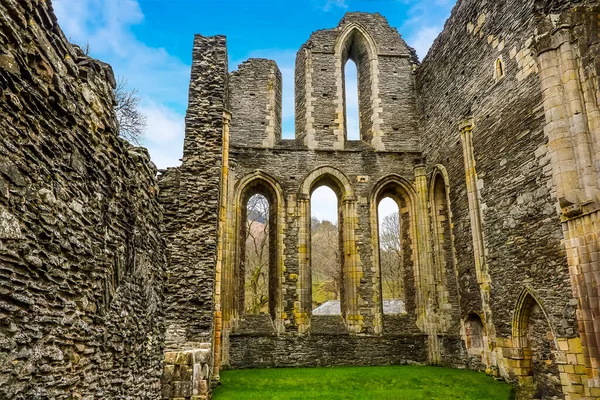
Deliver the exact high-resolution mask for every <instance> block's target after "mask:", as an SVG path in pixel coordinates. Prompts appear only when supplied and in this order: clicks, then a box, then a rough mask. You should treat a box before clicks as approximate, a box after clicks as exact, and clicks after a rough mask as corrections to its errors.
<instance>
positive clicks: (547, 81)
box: [536, 9, 600, 399]
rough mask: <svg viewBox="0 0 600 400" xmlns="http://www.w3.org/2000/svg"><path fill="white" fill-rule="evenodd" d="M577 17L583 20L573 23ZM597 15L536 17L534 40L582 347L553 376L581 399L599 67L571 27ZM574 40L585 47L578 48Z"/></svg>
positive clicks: (595, 371) (592, 378)
mask: <svg viewBox="0 0 600 400" xmlns="http://www.w3.org/2000/svg"><path fill="white" fill-rule="evenodd" d="M578 12H582V13H584V14H585V16H586V18H579V17H578V15H577V13H578ZM592 17H593V18H592ZM597 17H598V12H597V11H592V10H589V9H581V10H578V11H574V10H572V12H569V13H564V14H561V15H557V16H554V17H553V18H546V19H542V20H541V22H540V26H539V31H540V32H542V34H541V35H539V36H538V37H537V42H536V47H537V60H538V65H539V69H540V84H541V89H542V96H543V104H544V110H545V113H546V125H545V127H544V132H545V133H546V135H547V137H548V144H547V147H548V153H549V154H550V156H551V162H552V167H553V169H552V174H553V181H554V185H555V190H556V196H557V198H558V202H559V205H560V208H561V213H562V218H561V219H562V221H563V232H564V237H565V247H566V250H567V261H568V264H569V272H570V276H571V285H572V287H573V297H574V298H575V299H576V300H577V302H578V303H579V307H578V310H577V320H578V327H579V334H580V339H581V344H582V345H583V346H582V347H581V348H580V349H578V346H575V345H572V343H569V345H568V346H567V345H565V346H564V348H563V349H561V350H563V351H566V352H567V356H566V360H565V362H564V363H563V365H560V366H559V370H560V371H561V383H562V384H563V389H564V392H565V394H567V396H568V397H569V398H581V399H592V398H594V399H595V398H597V397H598V396H600V389H599V388H600V351H599V348H600V300H599V297H598V287H599V286H600V278H599V276H600V260H599V257H600V256H599V248H600V203H599V198H600V190H599V184H598V172H599V171H598V168H599V167H598V165H599V161H600V111H599V109H598V104H597V101H596V100H595V99H596V98H597V79H598V77H597V72H596V69H595V68H590V66H594V65H597V57H594V54H592V52H591V51H590V47H588V44H587V43H589V42H593V41H598V38H597V37H596V36H595V35H597V34H596V33H595V34H594V36H593V37H588V34H589V32H590V31H589V30H588V29H586V28H585V27H581V26H576V25H577V24H585V23H587V21H588V20H589V21H592V20H597ZM594 26H595V25H594ZM575 32H577V33H576V34H575ZM591 32H595V31H591ZM577 41H580V42H584V43H586V44H585V46H580V45H576V42H577ZM582 51H583V52H589V53H590V54H587V53H586V54H582V53H581V52H582ZM586 63H587V64H586ZM586 65H588V67H586ZM564 343H568V342H566V341H565V342H564ZM578 350H580V351H581V352H579V351H578ZM569 353H571V354H569ZM583 367H585V374H583V371H582V369H583ZM576 396H579V397H576Z"/></svg>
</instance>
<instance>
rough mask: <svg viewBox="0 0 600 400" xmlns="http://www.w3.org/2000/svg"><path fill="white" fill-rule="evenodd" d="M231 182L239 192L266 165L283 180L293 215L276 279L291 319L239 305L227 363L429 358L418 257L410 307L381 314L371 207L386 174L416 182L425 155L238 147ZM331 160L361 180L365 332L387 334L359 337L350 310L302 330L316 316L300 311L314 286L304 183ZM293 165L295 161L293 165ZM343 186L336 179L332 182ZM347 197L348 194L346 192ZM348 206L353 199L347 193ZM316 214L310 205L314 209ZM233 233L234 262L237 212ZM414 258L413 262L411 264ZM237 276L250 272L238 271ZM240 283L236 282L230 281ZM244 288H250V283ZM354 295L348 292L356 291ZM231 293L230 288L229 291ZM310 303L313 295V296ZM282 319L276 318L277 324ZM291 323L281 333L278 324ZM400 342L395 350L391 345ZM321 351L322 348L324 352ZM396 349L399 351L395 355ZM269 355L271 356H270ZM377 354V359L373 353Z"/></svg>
mask: <svg viewBox="0 0 600 400" xmlns="http://www.w3.org/2000/svg"><path fill="white" fill-rule="evenodd" d="M230 157H231V174H230V178H231V185H232V186H234V187H235V188H236V190H235V191H234V193H237V192H238V191H239V190H240V188H241V186H242V183H243V182H244V181H245V180H246V179H247V178H248V177H249V176H250V177H252V176H253V175H255V174H256V171H261V173H264V174H265V175H266V176H268V177H269V178H270V179H272V180H273V181H275V182H277V183H278V186H279V187H280V188H281V192H282V193H281V195H282V197H283V199H284V204H283V205H280V206H279V207H278V209H279V210H281V213H282V214H283V218H284V220H285V223H284V226H285V229H283V230H282V231H278V232H279V234H280V235H281V240H282V243H281V245H283V249H281V248H277V249H274V250H276V251H277V252H279V251H281V250H283V259H282V261H281V262H282V264H283V265H285V269H284V270H283V271H282V276H281V277H277V278H276V279H275V281H276V282H278V283H279V282H280V283H279V284H280V285H281V286H282V293H283V295H282V300H283V304H282V307H281V308H282V311H283V312H282V313H279V314H277V317H279V316H281V318H282V319H283V321H281V322H278V321H277V319H275V320H272V319H271V318H270V317H269V316H268V315H244V314H243V312H242V311H241V310H235V311H234V315H233V316H231V318H232V319H233V321H230V322H229V324H232V325H231V326H230V330H229V332H228V333H227V335H228V343H229V345H228V347H227V348H225V349H224V351H226V352H229V354H228V357H226V358H227V363H228V365H230V366H231V367H235V368H248V367H252V368H256V367H265V366H315V365H377V364H382V363H383V364H385V363H386V362H383V361H382V360H383V359H386V357H387V356H389V359H388V360H389V362H392V363H406V362H424V361H426V359H427V351H426V347H423V343H424V342H426V339H425V336H424V334H423V333H422V332H421V331H420V330H419V328H418V327H417V325H416V320H417V315H416V313H417V310H416V308H415V306H414V304H415V301H416V300H415V296H416V293H415V290H416V289H415V285H414V279H415V278H414V273H415V271H414V268H416V266H414V265H412V264H411V263H410V262H407V264H406V271H405V274H406V276H405V277H404V279H405V282H407V284H406V303H407V312H408V313H407V314H404V315H385V316H384V318H383V322H382V321H381V320H380V318H381V316H379V317H377V318H376V315H377V314H378V313H380V309H379V307H381V303H380V302H379V300H378V296H379V294H378V293H376V290H377V289H376V288H375V287H374V286H375V285H374V282H378V277H377V267H376V265H375V263H374V254H373V248H374V247H373V233H372V230H373V228H374V225H373V224H374V221H376V218H375V216H374V215H373V209H372V207H371V201H370V199H371V196H372V193H373V190H374V188H375V187H376V186H377V184H378V183H379V182H380V181H381V180H382V179H383V178H384V177H386V176H389V175H391V174H398V175H401V176H403V177H405V179H406V180H407V181H414V167H415V165H416V163H417V162H418V160H419V157H420V155H419V154H418V153H415V154H406V153H375V152H372V151H362V150H354V151H350V150H348V151H337V152H334V151H324V150H321V151H319V150H317V151H314V152H309V151H306V150H302V149H296V150H290V149H288V148H286V147H285V145H283V146H280V147H275V148H274V149H260V148H242V147H235V146H234V147H232V148H231V151H230ZM323 165H333V166H335V168H336V170H337V171H339V173H341V174H343V175H344V176H346V177H348V179H349V181H350V184H351V185H352V187H353V190H354V193H353V197H352V198H353V199H354V200H353V201H356V204H357V209H356V214H355V215H356V217H355V218H356V230H355V235H356V243H357V245H356V251H357V258H358V260H359V262H358V268H359V271H360V272H359V273H360V277H361V278H360V280H358V281H357V291H356V298H357V299H358V301H357V303H358V304H360V307H359V308H358V309H357V314H358V315H360V318H361V322H360V328H359V331H360V332H362V333H364V334H370V335H375V334H376V333H377V332H382V333H383V337H380V336H377V335H375V336H366V337H362V336H355V335H353V334H352V333H351V332H350V331H349V330H348V329H350V328H347V326H346V325H345V324H344V320H343V319H342V316H337V317H336V316H315V315H313V316H312V317H310V322H309V325H310V335H304V334H302V332H300V333H298V329H301V330H302V325H303V324H307V323H308V322H306V321H303V320H302V319H301V318H300V317H299V314H298V312H299V309H298V301H300V299H301V298H302V293H303V291H304V290H306V283H305V282H303V281H302V265H301V262H300V261H301V260H300V259H299V257H301V255H300V253H299V251H298V249H300V248H302V246H303V245H302V244H301V243H302V235H303V234H302V233H301V231H300V230H301V228H300V227H301V225H302V215H303V214H302V213H303V211H302V204H303V203H302V202H301V201H300V198H301V195H300V193H301V192H302V185H303V183H304V182H305V181H306V178H307V177H309V176H310V175H311V173H312V172H313V171H315V170H318V169H319V167H322V166H323ZM290 166H293V167H290ZM332 188H333V189H334V191H337V188H336V187H335V186H332ZM340 197H341V194H340ZM236 199H238V198H237V196H231V197H230V200H229V201H230V203H229V206H228V207H229V208H230V209H232V210H238V212H239V210H240V207H242V206H241V205H239V204H235V200H236ZM339 201H340V204H339V206H340V207H344V205H343V204H344V203H345V201H344V200H342V199H341V198H340V200H339ZM308 213H309V217H310V209H309V210H308ZM228 232H229V233H228V240H229V241H230V247H229V249H230V251H231V252H232V253H233V254H232V255H231V256H230V262H229V263H228V264H229V265H231V266H236V265H237V264H236V263H235V262H233V260H235V259H236V258H235V251H236V249H235V240H234V239H235V237H236V236H237V234H236V223H235V219H234V220H233V221H230V223H229V224H228ZM408 248H409V250H408V257H407V259H410V257H411V256H412V247H410V246H408ZM411 265H412V268H411ZM235 276H243V274H241V273H240V272H236V273H235ZM230 282H233V281H230ZM242 289H243V288H242ZM232 290H234V291H235V294H234V293H231V295H232V296H233V295H235V296H236V298H237V299H238V300H237V301H232V302H231V303H232V304H238V303H239V298H240V297H241V298H242V299H243V296H244V293H243V290H240V289H238V285H237V284H234V288H232V287H230V286H228V285H226V286H224V287H223V292H224V293H228V292H229V293H230V292H231V291H232ZM350 295H351V294H347V295H346V296H347V297H349V296H350ZM226 296H227V295H226ZM309 302H310V298H309ZM274 324H275V325H274ZM278 324H280V325H281V326H283V331H282V332H281V331H280V332H279V333H280V335H277V333H278V330H277V329H276V326H278ZM394 347H395V348H396V350H394V351H393V352H391V353H389V350H390V348H394ZM317 354H320V355H319V356H318V357H316V355H317ZM392 354H393V355H392ZM266 355H269V356H268V357H267V356H266ZM369 355H370V357H371V358H370V359H369ZM386 355H387V356H386Z"/></svg>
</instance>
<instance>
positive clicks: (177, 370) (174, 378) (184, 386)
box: [162, 343, 211, 400]
mask: <svg viewBox="0 0 600 400" xmlns="http://www.w3.org/2000/svg"><path fill="white" fill-rule="evenodd" d="M210 364H211V345H210V343H205V344H202V345H201V347H200V348H198V349H193V350H186V351H170V352H166V353H165V364H164V372H163V379H162V383H163V387H162V390H163V392H162V393H163V395H162V397H163V399H177V400H183V399H189V400H205V399H208V398H210V395H209V387H210V378H209V376H210Z"/></svg>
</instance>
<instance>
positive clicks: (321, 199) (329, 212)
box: [310, 186, 338, 224]
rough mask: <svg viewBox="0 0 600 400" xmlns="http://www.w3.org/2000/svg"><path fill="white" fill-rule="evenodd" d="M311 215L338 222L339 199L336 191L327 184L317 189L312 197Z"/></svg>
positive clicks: (322, 219)
mask: <svg viewBox="0 0 600 400" xmlns="http://www.w3.org/2000/svg"><path fill="white" fill-rule="evenodd" d="M310 215H311V217H315V218H318V219H319V220H321V221H329V222H332V223H334V224H337V217H338V199H337V196H336V195H335V192H334V191H333V190H331V189H330V188H329V187H327V186H321V187H319V188H317V189H315V191H314V192H313V193H312V196H311V197H310Z"/></svg>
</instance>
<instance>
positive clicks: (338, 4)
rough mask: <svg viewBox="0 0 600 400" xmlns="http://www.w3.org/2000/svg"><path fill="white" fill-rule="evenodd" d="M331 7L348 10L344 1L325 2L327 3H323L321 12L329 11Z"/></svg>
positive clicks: (330, 0)
mask: <svg viewBox="0 0 600 400" xmlns="http://www.w3.org/2000/svg"><path fill="white" fill-rule="evenodd" d="M333 7H339V8H348V4H346V0H327V3H325V6H324V7H323V11H329V10H331V9H332V8H333Z"/></svg>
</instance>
